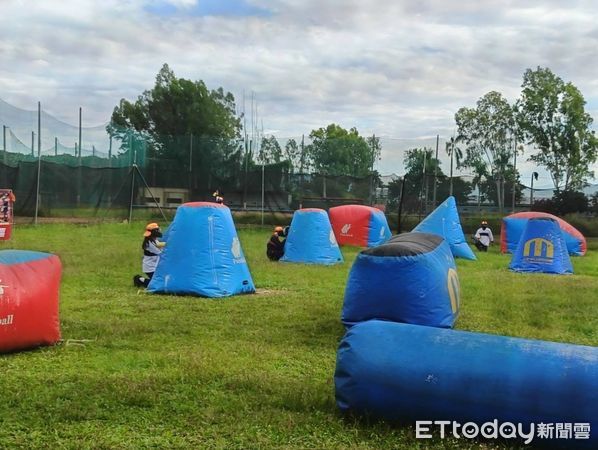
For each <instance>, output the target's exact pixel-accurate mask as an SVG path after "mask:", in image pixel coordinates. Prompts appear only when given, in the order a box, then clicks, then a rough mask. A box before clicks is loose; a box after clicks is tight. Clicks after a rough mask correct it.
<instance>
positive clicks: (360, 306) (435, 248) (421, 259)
mask: <svg viewBox="0 0 598 450" xmlns="http://www.w3.org/2000/svg"><path fill="white" fill-rule="evenodd" d="M458 314H459V277H458V276H457V270H456V267H455V260H454V259H453V255H452V254H451V250H450V248H449V246H448V244H447V243H446V241H445V240H444V239H442V238H441V237H440V236H437V235H435V234H427V233H406V234H401V235H398V236H394V237H393V238H392V239H391V240H390V241H389V242H387V243H386V244H382V245H380V246H378V247H374V248H370V249H367V250H363V251H362V252H361V253H359V255H357V258H356V259H355V262H354V263H353V267H352V268H351V272H350V273H349V280H348V281H347V288H346V290H345V301H344V304H343V311H342V315H341V320H342V322H343V323H344V324H345V325H346V326H352V325H354V324H355V323H358V322H363V321H366V320H370V319H382V320H390V321H393V322H405V323H411V324H417V325H428V326H432V327H445V328H448V327H452V326H453V324H454V323H455V320H456V319H457V316H458Z"/></svg>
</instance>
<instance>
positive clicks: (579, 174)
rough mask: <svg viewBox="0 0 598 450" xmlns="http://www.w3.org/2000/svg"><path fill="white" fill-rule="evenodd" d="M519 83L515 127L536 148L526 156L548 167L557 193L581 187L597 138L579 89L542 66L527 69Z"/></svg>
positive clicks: (595, 153) (592, 160)
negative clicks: (519, 90) (516, 126)
mask: <svg viewBox="0 0 598 450" xmlns="http://www.w3.org/2000/svg"><path fill="white" fill-rule="evenodd" d="M521 87H522V89H523V90H522V93H521V98H520V99H519V101H518V107H519V114H518V117H517V119H518V123H519V127H520V129H521V131H522V134H523V136H524V137H525V139H526V140H527V143H528V144H531V145H534V146H535V147H537V148H538V150H539V152H538V153H537V154H535V155H532V156H531V157H530V158H529V159H530V160H531V161H534V162H535V163H537V164H539V165H541V166H543V167H545V168H546V169H547V170H548V172H549V173H550V176H551V178H552V181H553V183H554V186H555V190H556V192H557V193H559V192H560V191H561V190H563V191H568V190H577V189H580V188H582V187H583V185H584V183H585V181H586V180H587V179H588V178H590V177H592V176H593V173H592V171H591V170H590V165H591V164H593V163H594V162H595V161H596V157H597V148H598V141H597V139H596V135H595V133H594V131H592V130H591V129H590V127H591V125H592V122H593V119H592V117H591V116H590V115H589V114H588V113H586V111H585V108H584V106H585V103H586V102H585V100H584V98H583V96H582V94H581V92H580V91H579V90H578V89H577V88H576V87H575V86H574V85H573V84H572V83H570V82H569V83H565V82H564V81H563V80H562V79H561V78H560V77H558V76H556V75H555V74H554V73H552V71H551V70H550V69H548V68H542V67H538V68H537V69H536V70H531V69H527V70H526V71H525V74H524V75H523V84H522V85H521Z"/></svg>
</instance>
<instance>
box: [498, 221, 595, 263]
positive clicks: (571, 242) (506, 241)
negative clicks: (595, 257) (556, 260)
mask: <svg viewBox="0 0 598 450" xmlns="http://www.w3.org/2000/svg"><path fill="white" fill-rule="evenodd" d="M530 219H554V220H556V221H557V223H558V224H559V228H560V229H561V233H562V235H563V239H564V240H565V245H566V246H567V251H568V252H569V254H570V255H574V256H583V255H585V254H586V250H587V247H588V246H587V243H586V238H585V237H584V235H583V234H581V232H580V231H579V230H578V229H577V228H575V227H574V226H572V225H571V224H570V223H568V222H565V221H564V220H563V219H561V218H560V217H557V216H553V215H552V214H548V213H544V212H539V211H524V212H519V213H516V214H511V215H510V216H507V217H504V218H503V219H502V227H501V228H500V251H501V252H503V253H515V250H516V249H517V244H519V239H521V234H522V233H523V230H524V229H525V225H527V221H528V220H530Z"/></svg>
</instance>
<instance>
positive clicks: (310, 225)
mask: <svg viewBox="0 0 598 450" xmlns="http://www.w3.org/2000/svg"><path fill="white" fill-rule="evenodd" d="M280 261H284V262H294V263H304V264H338V263H342V262H343V255H342V253H341V251H340V248H339V246H338V243H337V242H336V237H335V236H334V231H332V226H331V225H330V220H329V219H328V214H326V211H324V210H323V209H318V208H306V209H299V210H297V211H295V214H293V220H292V221H291V227H290V228H289V235H288V237H287V240H286V243H285V244H284V256H283V257H282V258H281V259H280Z"/></svg>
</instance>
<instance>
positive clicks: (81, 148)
mask: <svg viewBox="0 0 598 450" xmlns="http://www.w3.org/2000/svg"><path fill="white" fill-rule="evenodd" d="M81 125H82V109H81V107H79V166H81V154H82V153H83V151H82V150H83V145H82V142H81Z"/></svg>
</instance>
